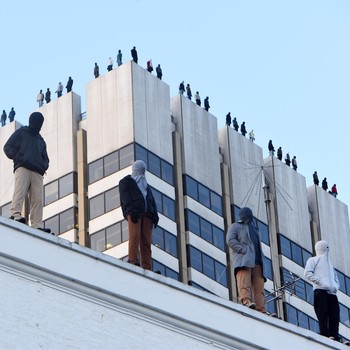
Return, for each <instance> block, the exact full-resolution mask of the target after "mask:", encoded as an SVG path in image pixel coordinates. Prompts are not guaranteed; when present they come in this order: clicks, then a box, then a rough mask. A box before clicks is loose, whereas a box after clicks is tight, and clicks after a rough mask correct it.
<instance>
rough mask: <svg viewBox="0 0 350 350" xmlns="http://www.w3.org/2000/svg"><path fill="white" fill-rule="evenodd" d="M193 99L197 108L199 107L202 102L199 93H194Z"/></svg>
mask: <svg viewBox="0 0 350 350" xmlns="http://www.w3.org/2000/svg"><path fill="white" fill-rule="evenodd" d="M194 99H195V100H196V103H197V106H199V107H200V106H201V104H202V101H201V97H200V95H199V91H196V94H195V95H194Z"/></svg>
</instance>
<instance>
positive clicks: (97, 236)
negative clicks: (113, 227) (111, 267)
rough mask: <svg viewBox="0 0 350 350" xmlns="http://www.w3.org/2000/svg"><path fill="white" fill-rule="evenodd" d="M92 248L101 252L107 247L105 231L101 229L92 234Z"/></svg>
mask: <svg viewBox="0 0 350 350" xmlns="http://www.w3.org/2000/svg"><path fill="white" fill-rule="evenodd" d="M90 242H91V248H92V249H94V250H97V251H99V252H103V251H104V250H105V249H106V237H105V231H104V230H102V231H99V232H96V233H94V234H93V235H91V236H90Z"/></svg>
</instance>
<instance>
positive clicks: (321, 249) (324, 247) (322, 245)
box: [315, 241, 329, 255]
mask: <svg viewBox="0 0 350 350" xmlns="http://www.w3.org/2000/svg"><path fill="white" fill-rule="evenodd" d="M315 250H316V255H322V254H325V253H327V252H329V244H328V242H327V241H318V242H317V243H316V244H315Z"/></svg>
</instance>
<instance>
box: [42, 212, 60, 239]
mask: <svg viewBox="0 0 350 350" xmlns="http://www.w3.org/2000/svg"><path fill="white" fill-rule="evenodd" d="M44 226H45V228H49V229H50V230H51V232H54V233H55V234H56V235H58V234H59V232H60V223H59V215H56V216H53V217H51V218H50V219H47V220H45V222H44Z"/></svg>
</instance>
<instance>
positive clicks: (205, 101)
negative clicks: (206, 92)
mask: <svg viewBox="0 0 350 350" xmlns="http://www.w3.org/2000/svg"><path fill="white" fill-rule="evenodd" d="M209 108H210V105H209V97H208V96H207V97H206V98H205V99H204V109H205V110H206V111H207V112H208V111H209Z"/></svg>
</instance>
